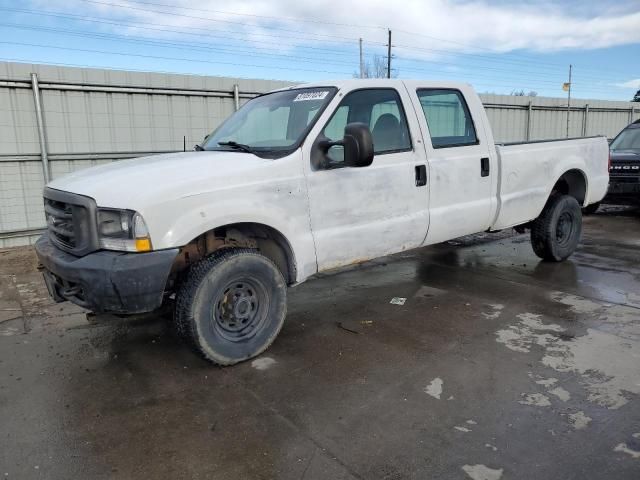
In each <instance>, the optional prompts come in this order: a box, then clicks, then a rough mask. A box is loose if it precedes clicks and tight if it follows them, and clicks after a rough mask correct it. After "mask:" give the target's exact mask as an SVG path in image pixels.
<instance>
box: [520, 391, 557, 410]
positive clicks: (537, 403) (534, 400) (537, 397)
mask: <svg viewBox="0 0 640 480" xmlns="http://www.w3.org/2000/svg"><path fill="white" fill-rule="evenodd" d="M522 396H523V397H524V400H520V401H519V402H518V403H521V404H522V405H531V406H533V407H548V406H549V405H551V402H550V401H549V397H547V396H546V395H543V394H541V393H523V394H522Z"/></svg>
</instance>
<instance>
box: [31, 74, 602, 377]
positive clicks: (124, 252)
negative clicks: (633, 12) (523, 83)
mask: <svg viewBox="0 0 640 480" xmlns="http://www.w3.org/2000/svg"><path fill="white" fill-rule="evenodd" d="M607 159H608V145H607V141H606V139H605V138H604V137H592V138H581V139H571V140H558V141H544V142H528V143H518V144H504V145H495V144H494V141H493V136H492V132H491V128H490V125H489V122H488V120H487V116H486V114H485V111H484V109H483V106H482V104H481V102H480V99H479V97H478V96H477V95H476V93H475V92H474V91H473V89H472V88H471V87H470V86H469V85H467V84H462V83H452V82H426V81H401V80H347V81H340V82H329V83H322V84H317V85H304V86H301V87H294V88H290V89H284V90H280V91H276V92H272V93H270V94H267V95H263V96H261V97H258V98H256V99H253V100H251V101H249V102H248V103H247V104H246V105H244V106H243V107H242V108H241V109H240V110H239V111H238V112H236V113H235V114H234V115H232V116H231V117H230V118H229V119H228V120H227V121H226V122H225V123H223V124H222V125H221V126H220V127H219V128H218V129H217V130H216V131H214V132H213V133H212V134H211V135H210V136H208V137H207V138H206V139H205V141H204V142H203V144H202V145H199V146H197V147H196V151H193V152H185V153H175V154H167V155H157V156H150V157H144V158H139V159H133V160H125V161H120V162H117V163H112V164H108V165H102V166H98V167H95V168H91V169H87V170H82V171H78V172H75V173H72V174H70V175H68V176H65V177H62V178H60V179H56V180H54V181H53V182H51V183H50V184H49V185H48V186H47V187H46V188H45V190H44V201H45V210H46V216H47V225H48V230H47V232H46V233H45V234H44V235H43V236H42V238H40V239H39V240H38V242H37V244H36V250H37V253H38V257H39V259H40V262H41V264H42V266H43V273H44V276H45V280H46V283H47V286H48V288H49V291H50V293H51V295H52V296H53V297H54V299H56V300H57V301H63V300H69V301H71V302H74V303H77V304H79V305H82V306H85V307H86V308H88V309H90V310H93V311H97V312H115V313H119V314H132V313H140V312H148V311H152V310H155V309H157V308H159V307H160V306H161V305H163V304H165V303H171V304H173V305H174V317H175V323H176V327H177V331H178V333H179V334H180V335H181V336H183V337H184V338H185V339H186V341H187V342H188V343H190V344H191V345H192V346H193V347H194V348H195V350H196V351H197V352H199V353H200V354H202V355H203V356H204V357H205V358H207V359H208V360H210V361H213V362H216V363H218V364H223V365H229V364H233V363H236V362H238V361H242V360H245V359H247V358H251V357H253V356H255V355H257V354H259V353H261V352H262V351H263V350H264V349H266V348H267V347H268V346H269V345H270V344H271V342H272V341H273V340H274V338H275V337H276V336H277V334H278V332H279V330H280V328H281V326H282V323H283V321H284V318H285V316H286V293H287V286H292V285H295V284H298V283H300V282H303V281H305V280H306V279H307V278H309V277H310V276H312V275H314V274H316V273H318V272H322V271H326V270H330V269H334V268H337V267H341V266H345V265H350V264H353V263H356V262H362V261H366V260H368V259H373V258H376V257H380V256H384V255H388V254H392V253H396V252H400V251H403V250H407V249H412V248H417V247H421V246H425V245H430V244H434V243H438V242H442V241H445V240H449V239H452V238H455V237H459V236H461V235H466V234H472V233H476V232H482V231H497V230H501V229H505V228H509V227H516V228H517V229H519V230H524V229H531V240H532V246H533V248H534V251H535V252H536V254H538V256H540V257H541V258H543V259H545V260H549V261H561V260H564V259H565V258H567V257H568V256H569V255H571V253H573V251H574V250H575V248H576V246H577V244H578V241H579V238H580V233H581V225H582V223H581V221H582V220H581V212H580V207H585V206H587V205H589V204H592V203H595V202H598V201H600V200H601V199H602V197H603V196H604V195H605V193H606V190H607V183H608V167H607Z"/></svg>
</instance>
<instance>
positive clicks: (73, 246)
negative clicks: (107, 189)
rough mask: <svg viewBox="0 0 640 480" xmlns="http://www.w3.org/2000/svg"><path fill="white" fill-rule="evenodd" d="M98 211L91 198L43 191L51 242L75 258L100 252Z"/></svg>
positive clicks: (55, 191) (50, 190)
mask: <svg viewBox="0 0 640 480" xmlns="http://www.w3.org/2000/svg"><path fill="white" fill-rule="evenodd" d="M96 210H97V208H96V203H95V201H94V200H93V199H92V198H89V197H85V196H84V195H77V194H75V193H70V192H63V191H60V190H55V189H52V188H45V190H44V213H45V218H46V221H47V230H48V232H49V239H50V240H51V242H52V243H53V244H55V245H56V246H57V247H58V248H60V249H61V250H64V251H66V252H68V253H71V254H73V255H76V256H79V257H80V256H83V255H86V254H87V253H90V252H92V251H95V250H97V249H98V236H97V227H96Z"/></svg>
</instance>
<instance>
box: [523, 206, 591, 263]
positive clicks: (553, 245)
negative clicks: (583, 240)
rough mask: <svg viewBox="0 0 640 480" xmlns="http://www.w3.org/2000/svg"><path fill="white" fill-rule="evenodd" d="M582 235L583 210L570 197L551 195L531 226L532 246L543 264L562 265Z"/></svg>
mask: <svg viewBox="0 0 640 480" xmlns="http://www.w3.org/2000/svg"><path fill="white" fill-rule="evenodd" d="M581 235H582V210H581V209H580V205H579V204H578V202H577V200H576V199H575V198H573V197H571V196H569V195H553V196H552V197H551V198H550V199H549V200H548V201H547V204H546V205H545V207H544V210H542V213H541V214H540V216H539V217H538V218H537V219H535V220H534V221H533V223H532V225H531V246H532V247H533V251H534V252H535V253H536V255H537V256H538V257H540V258H542V259H543V260H547V261H551V262H561V261H563V260H566V259H567V258H568V257H569V256H571V254H572V253H573V252H574V251H575V250H576V248H577V246H578V243H579V242H580V236H581Z"/></svg>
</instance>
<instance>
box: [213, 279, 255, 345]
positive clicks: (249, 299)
mask: <svg viewBox="0 0 640 480" xmlns="http://www.w3.org/2000/svg"><path fill="white" fill-rule="evenodd" d="M264 294H265V290H264V287H263V286H262V285H261V284H259V283H258V282H255V281H253V280H249V279H243V280H238V281H234V282H232V283H230V284H229V285H227V287H226V288H225V289H224V290H223V292H222V293H221V294H220V295H219V297H218V298H217V299H216V304H215V311H214V312H213V316H214V318H213V326H214V328H215V330H216V331H217V332H218V333H219V334H220V335H221V336H223V337H224V338H226V339H228V340H231V341H235V342H238V341H242V340H246V339H248V338H250V337H252V336H253V335H254V334H255V333H256V331H257V329H258V328H259V327H260V325H261V323H262V321H263V320H264V315H263V311H264V308H262V307H264V303H265V302H264V300H263V299H264Z"/></svg>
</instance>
